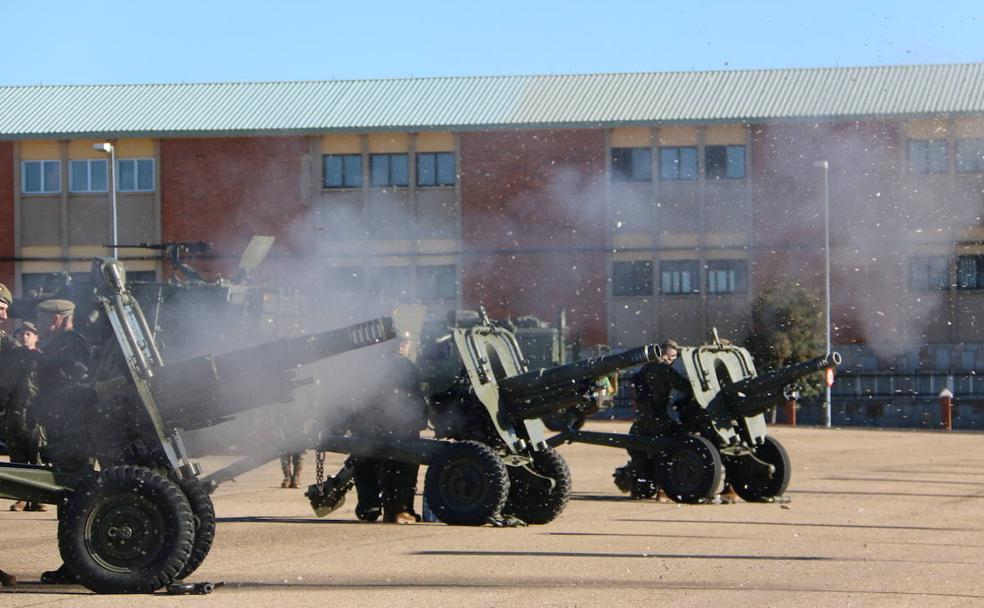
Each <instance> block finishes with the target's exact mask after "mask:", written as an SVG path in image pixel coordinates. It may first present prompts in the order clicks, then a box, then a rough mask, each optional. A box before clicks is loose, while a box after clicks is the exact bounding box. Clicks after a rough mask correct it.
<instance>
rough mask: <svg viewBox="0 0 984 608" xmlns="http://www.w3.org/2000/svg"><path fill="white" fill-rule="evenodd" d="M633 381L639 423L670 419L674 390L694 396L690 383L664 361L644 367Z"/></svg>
mask: <svg viewBox="0 0 984 608" xmlns="http://www.w3.org/2000/svg"><path fill="white" fill-rule="evenodd" d="M632 380H633V384H634V385H635V389H636V401H635V404H636V420H638V421H639V422H650V421H654V420H659V419H665V418H667V417H669V405H670V393H671V392H673V391H674V390H676V391H680V392H681V393H683V394H684V395H685V396H691V395H693V389H692V388H691V386H690V382H689V381H687V379H686V378H684V377H683V376H682V375H681V374H680V372H678V371H676V370H675V369H673V367H671V366H670V365H668V364H666V363H663V362H662V361H654V362H653V363H648V364H646V365H644V366H643V368H642V369H640V370H639V371H638V372H637V373H636V375H635V377H633V379H632Z"/></svg>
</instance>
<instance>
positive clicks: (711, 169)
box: [704, 144, 748, 181]
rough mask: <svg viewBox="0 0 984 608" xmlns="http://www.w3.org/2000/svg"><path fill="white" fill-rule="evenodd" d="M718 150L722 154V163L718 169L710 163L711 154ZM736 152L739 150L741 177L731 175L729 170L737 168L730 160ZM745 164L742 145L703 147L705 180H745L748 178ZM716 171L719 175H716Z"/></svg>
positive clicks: (744, 151)
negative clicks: (733, 167)
mask: <svg viewBox="0 0 984 608" xmlns="http://www.w3.org/2000/svg"><path fill="white" fill-rule="evenodd" d="M718 150H720V151H722V152H723V155H722V157H721V158H722V160H723V163H722V165H721V166H720V167H718V166H717V165H716V164H712V163H711V162H710V155H711V153H712V152H715V153H716V152H717V151H718ZM738 150H741V175H732V171H731V168H732V166H737V164H735V165H733V164H732V162H731V160H732V158H733V157H734V156H735V155H737V154H738ZM736 163H737V161H736ZM747 164H748V163H747V155H746V150H745V145H744V144H713V145H705V146H704V178H705V179H707V180H715V181H717V180H742V179H746V178H747V177H748V168H747ZM718 171H720V173H718Z"/></svg>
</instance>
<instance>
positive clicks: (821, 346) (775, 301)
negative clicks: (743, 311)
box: [745, 284, 826, 397]
mask: <svg viewBox="0 0 984 608" xmlns="http://www.w3.org/2000/svg"><path fill="white" fill-rule="evenodd" d="M821 303H822V298H821V297H820V295H819V294H818V293H815V292H812V291H810V290H808V289H806V288H804V287H803V286H802V285H799V284H794V285H785V286H779V287H774V288H770V289H767V290H765V291H763V292H762V293H760V294H759V295H758V296H756V297H755V299H754V300H753V301H752V334H751V335H750V336H749V337H748V339H747V340H746V343H745V344H746V346H747V347H748V350H749V352H751V353H752V356H753V357H754V358H755V367H756V369H757V370H758V372H759V373H760V374H761V373H763V372H765V371H768V370H770V369H775V368H779V367H786V366H789V365H793V364H795V363H800V362H802V361H806V360H807V359H812V358H813V357H816V356H817V355H821V354H823V352H824V351H825V347H826V344H825V341H824V331H823V308H822V304H821ZM798 388H799V390H800V394H801V395H802V396H804V397H808V396H813V395H816V394H818V393H819V392H820V391H819V388H820V375H819V374H817V377H816V378H815V379H814V378H807V379H805V380H804V381H801V382H800V383H799V386H798Z"/></svg>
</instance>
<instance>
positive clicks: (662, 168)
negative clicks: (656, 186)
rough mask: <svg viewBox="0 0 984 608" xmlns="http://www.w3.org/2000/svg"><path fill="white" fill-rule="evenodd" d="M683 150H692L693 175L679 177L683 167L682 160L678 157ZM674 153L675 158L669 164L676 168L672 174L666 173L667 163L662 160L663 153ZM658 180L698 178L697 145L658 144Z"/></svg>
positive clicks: (678, 180)
mask: <svg viewBox="0 0 984 608" xmlns="http://www.w3.org/2000/svg"><path fill="white" fill-rule="evenodd" d="M684 150H688V151H692V152H693V157H694V159H693V160H694V164H693V171H694V173H693V177H681V175H682V171H681V169H682V168H683V162H682V160H681V158H680V156H681V153H682V152H683V151H684ZM671 151H673V152H675V153H676V157H677V158H676V160H675V161H671V163H670V164H669V166H674V167H675V168H676V170H675V171H674V172H673V174H672V175H668V174H667V173H666V167H667V166H668V164H667V163H665V162H664V156H663V155H664V154H666V153H669V152H671ZM658 173H659V180H660V181H664V182H695V181H697V180H698V179H700V154H699V150H698V147H697V146H660V147H659V170H658Z"/></svg>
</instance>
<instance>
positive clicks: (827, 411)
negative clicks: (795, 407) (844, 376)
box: [813, 160, 833, 428]
mask: <svg viewBox="0 0 984 608" xmlns="http://www.w3.org/2000/svg"><path fill="white" fill-rule="evenodd" d="M813 166H814V167H817V168H819V169H823V254H824V301H825V312H826V314H825V316H824V327H825V329H826V333H827V356H830V350H831V348H830V163H828V162H827V161H825V160H818V161H815V162H814V163H813ZM824 380H826V378H825V379H824ZM823 390H824V393H823V423H824V426H826V427H827V428H830V426H831V410H832V409H833V408H832V406H831V402H830V384H829V383H827V382H826V381H825V382H824V389H823Z"/></svg>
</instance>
